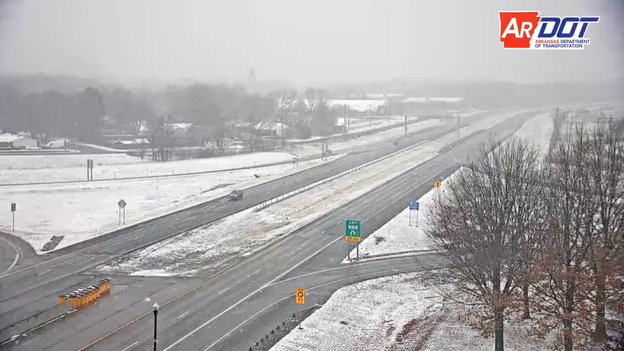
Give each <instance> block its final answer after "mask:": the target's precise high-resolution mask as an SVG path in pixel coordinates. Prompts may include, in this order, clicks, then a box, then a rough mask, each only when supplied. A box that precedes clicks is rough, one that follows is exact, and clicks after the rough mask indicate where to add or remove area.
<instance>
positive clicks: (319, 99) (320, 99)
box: [304, 88, 328, 113]
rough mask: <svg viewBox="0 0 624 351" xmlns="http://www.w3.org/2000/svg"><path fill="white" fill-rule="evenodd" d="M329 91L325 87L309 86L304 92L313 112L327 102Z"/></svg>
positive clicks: (309, 107)
mask: <svg viewBox="0 0 624 351" xmlns="http://www.w3.org/2000/svg"><path fill="white" fill-rule="evenodd" d="M327 95H328V94H327V92H326V91H325V90H323V89H314V88H308V89H306V90H305V92H304V98H305V101H306V103H307V105H308V109H309V111H310V112H311V113H315V112H316V111H317V110H318V108H319V106H320V105H322V104H325V103H327Z"/></svg>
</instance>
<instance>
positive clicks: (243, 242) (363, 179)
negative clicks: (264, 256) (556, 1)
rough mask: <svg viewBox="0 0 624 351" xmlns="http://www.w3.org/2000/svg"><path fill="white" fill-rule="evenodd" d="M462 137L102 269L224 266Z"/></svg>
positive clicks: (155, 271) (162, 271) (180, 270)
mask: <svg viewBox="0 0 624 351" xmlns="http://www.w3.org/2000/svg"><path fill="white" fill-rule="evenodd" d="M511 115H512V114H510V113H508V114H504V115H498V116H493V117H491V118H489V119H486V120H483V121H479V122H478V123H475V124H473V125H471V126H468V127H466V128H464V129H463V133H464V135H468V134H471V133H474V132H476V131H478V130H481V129H483V128H486V127H490V126H492V125H493V124H495V123H497V122H500V121H502V120H504V119H505V118H509V117H510V116H511ZM456 138H457V137H456V134H455V133H448V134H447V135H445V136H443V137H441V138H439V139H436V140H434V141H431V142H428V143H424V144H421V145H418V146H417V147H414V148H411V149H408V150H406V151H404V152H401V153H399V154H397V155H395V156H393V157H390V158H387V159H385V160H383V161H380V162H377V163H374V164H372V165H370V166H368V167H365V168H363V169H361V170H359V171H358V172H354V173H350V174H348V175H346V176H344V177H341V178H339V179H337V180H335V181H331V182H328V183H325V184H322V185H319V186H318V187H315V188H312V189H311V190H308V191H306V192H303V193H301V194H298V195H296V196H293V197H291V198H288V199H286V200H284V201H281V202H278V203H276V204H274V205H272V206H269V207H267V208H265V209H264V210H262V211H260V212H253V211H252V210H247V211H242V212H240V213H237V214H235V215H233V216H230V217H228V218H225V219H223V220H220V221H217V222H213V223H211V224H209V225H206V226H203V227H200V228H197V229H196V230H193V231H191V232H188V233H185V234H183V235H179V236H176V237H173V238H170V239H168V240H165V241H162V242H160V243H157V244H155V245H152V246H150V247H148V248H146V249H143V250H140V251H137V252H134V253H132V254H130V255H128V256H127V257H123V258H121V259H119V260H117V261H116V262H113V263H112V264H110V265H108V266H104V267H100V269H101V270H102V271H104V272H107V273H125V274H142V275H172V274H180V275H191V274H193V273H195V272H196V271H197V270H200V269H206V268H214V267H219V266H220V265H222V264H224V263H225V262H227V261H228V260H230V259H233V258H236V257H241V256H246V255H250V254H252V253H253V252H255V251H257V250H259V249H261V248H263V247H265V246H266V245H268V244H269V243H271V242H272V241H274V240H275V239H277V238H279V237H281V236H283V235H286V234H288V233H289V232H291V231H293V230H294V229H296V228H298V227H300V226H303V225H304V224H306V223H309V222H310V221H312V220H314V219H316V218H318V217H320V216H322V215H323V214H325V213H328V212H330V211H333V210H334V209H336V208H338V207H340V206H342V205H344V204H346V203H347V202H349V201H351V200H353V199H355V198H357V197H359V196H361V195H363V194H365V193H367V192H369V191H371V190H372V189H374V188H376V187H378V186H379V185H381V184H382V183H384V182H386V181H388V180H390V179H393V178H395V177H397V176H398V175H400V174H402V173H403V172H405V171H407V170H409V169H411V168H413V167H416V166H417V165H418V164H420V163H422V162H425V161H426V160H428V159H431V158H432V157H434V156H435V155H436V154H437V153H438V152H439V150H440V149H441V148H443V147H444V146H446V145H449V144H450V143H451V142H453V141H455V140H457V139H456Z"/></svg>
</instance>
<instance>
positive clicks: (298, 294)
mask: <svg viewBox="0 0 624 351" xmlns="http://www.w3.org/2000/svg"><path fill="white" fill-rule="evenodd" d="M295 302H296V303H298V304H300V305H303V304H304V303H305V289H304V288H297V289H296V290H295Z"/></svg>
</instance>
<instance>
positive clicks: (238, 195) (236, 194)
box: [230, 190, 243, 201]
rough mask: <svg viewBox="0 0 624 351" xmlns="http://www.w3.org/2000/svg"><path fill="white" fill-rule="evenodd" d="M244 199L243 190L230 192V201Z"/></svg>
mask: <svg viewBox="0 0 624 351" xmlns="http://www.w3.org/2000/svg"><path fill="white" fill-rule="evenodd" d="M242 199H243V191H242V190H234V191H232V192H231V193H230V201H239V200H242Z"/></svg>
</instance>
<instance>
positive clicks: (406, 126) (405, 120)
mask: <svg viewBox="0 0 624 351" xmlns="http://www.w3.org/2000/svg"><path fill="white" fill-rule="evenodd" d="M405 135H407V115H405Z"/></svg>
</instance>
